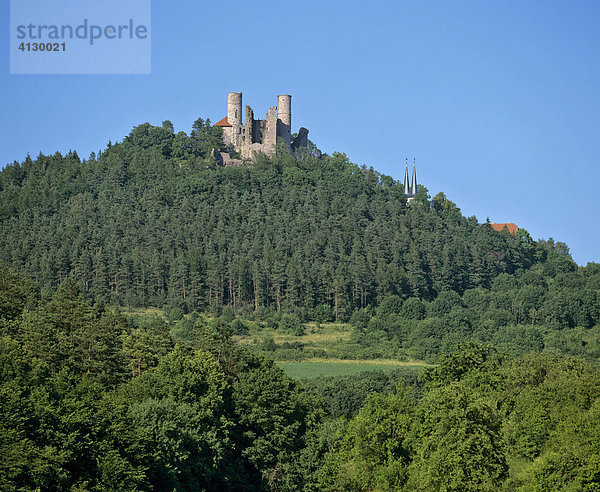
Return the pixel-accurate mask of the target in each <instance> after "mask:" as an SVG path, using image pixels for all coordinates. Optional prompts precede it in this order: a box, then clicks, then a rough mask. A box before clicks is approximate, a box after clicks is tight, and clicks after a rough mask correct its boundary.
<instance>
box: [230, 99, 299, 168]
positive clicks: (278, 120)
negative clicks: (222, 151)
mask: <svg viewBox="0 0 600 492" xmlns="http://www.w3.org/2000/svg"><path fill="white" fill-rule="evenodd" d="M227 121H228V122H229V124H230V125H231V127H227V126H223V141H224V143H225V145H226V146H227V148H228V153H229V155H230V156H232V155H233V154H234V153H235V152H239V153H240V154H241V156H242V159H252V157H253V154H254V153H255V152H264V153H265V154H274V153H275V151H276V146H277V139H278V138H281V139H282V140H283V141H284V142H285V143H286V144H287V145H288V146H290V150H292V143H293V144H294V148H297V147H299V146H306V141H307V135H308V130H306V129H305V128H302V129H301V130H304V133H303V134H302V136H301V138H297V139H295V140H294V142H292V138H291V137H292V133H291V129H292V96H290V95H289V94H282V95H279V96H277V106H271V107H270V108H269V111H268V112H267V116H266V119H264V120H255V119H254V111H253V110H252V108H251V107H250V106H246V110H245V120H244V124H242V93H241V92H230V93H228V94H227ZM299 137H300V135H299ZM292 153H293V150H292ZM223 159H224V158H221V160H222V161H223V162H225V161H226V159H225V160H223ZM227 162H228V161H227ZM225 165H227V164H225Z"/></svg>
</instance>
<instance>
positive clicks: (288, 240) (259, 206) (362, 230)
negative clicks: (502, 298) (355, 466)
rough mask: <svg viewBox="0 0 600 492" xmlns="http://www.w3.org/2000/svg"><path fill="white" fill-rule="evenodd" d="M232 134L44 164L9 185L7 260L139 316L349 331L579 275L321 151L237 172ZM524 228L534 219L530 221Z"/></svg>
mask: <svg viewBox="0 0 600 492" xmlns="http://www.w3.org/2000/svg"><path fill="white" fill-rule="evenodd" d="M220 141H221V134H220V129H218V128H213V127H212V126H211V125H210V123H209V122H208V121H207V122H204V121H203V120H201V119H199V120H197V121H196V123H195V124H194V128H193V130H192V132H191V133H190V135H189V136H188V135H186V134H185V133H184V132H179V133H177V134H175V133H174V131H173V127H172V125H171V124H170V122H164V123H163V126H162V127H154V126H151V125H149V124H148V123H145V124H142V125H140V126H138V127H136V128H134V129H133V131H132V132H131V133H130V134H129V135H128V136H127V137H126V138H125V139H124V140H123V142H121V143H118V144H114V145H111V144H110V143H109V145H108V147H107V148H106V149H105V150H104V151H103V152H102V153H101V154H100V155H99V156H95V155H92V156H90V158H89V159H88V160H83V161H82V160H81V159H80V158H79V157H78V156H77V154H76V153H75V152H71V153H69V154H67V155H65V156H62V155H60V154H58V153H57V154H55V155H53V156H44V155H39V156H38V157H37V158H36V159H35V160H32V159H31V158H29V157H27V159H26V160H25V161H24V162H22V163H16V162H15V163H14V164H12V165H8V166H7V167H6V168H5V169H4V170H2V172H0V261H3V262H4V263H6V264H7V265H8V266H10V267H11V268H13V269H16V270H18V271H20V272H22V273H24V274H26V275H27V276H29V277H31V278H33V279H34V280H35V281H36V282H37V283H38V284H39V285H40V286H42V287H44V286H46V287H50V286H56V285H58V284H59V283H60V282H61V281H63V280H64V279H65V278H68V277H71V278H73V279H74V280H75V281H76V282H77V283H78V284H80V286H81V288H82V290H83V291H84V292H87V293H89V294H90V295H92V296H93V297H94V298H96V299H99V298H104V299H105V300H107V301H109V302H111V303H120V304H121V305H129V306H148V305H152V306H159V307H160V306H164V305H167V306H177V307H179V308H181V309H184V310H187V311H191V310H204V309H211V308H212V309H214V308H218V307H220V306H223V305H231V306H233V307H234V308H235V309H236V310H256V309H258V310H261V309H266V310H271V309H277V310H283V311H300V312H303V314H304V317H305V318H306V317H308V318H310V317H311V314H312V312H313V310H314V309H318V308H319V307H322V306H323V305H326V306H329V308H330V309H331V310H332V312H333V313H334V314H335V317H336V318H337V319H348V317H349V316H350V314H351V313H352V312H353V311H354V310H355V309H356V308H361V307H365V306H367V305H372V306H374V305H377V304H379V302H380V301H381V300H382V299H383V298H385V297H386V296H389V295H397V296H400V297H402V298H407V297H419V298H421V299H425V300H432V299H434V298H436V296H437V294H438V293H440V292H442V291H447V290H453V291H456V292H458V293H459V294H460V295H462V294H463V293H464V292H465V291H466V290H467V289H473V288H477V287H483V288H489V287H490V286H491V284H492V282H493V280H494V279H495V278H496V277H497V276H498V275H499V274H501V273H504V272H506V273H509V274H512V273H514V272H521V273H522V272H524V271H527V270H528V269H531V268H532V267H534V266H535V268H536V269H537V271H543V272H544V275H545V276H548V275H550V276H553V275H555V273H556V272H557V271H573V270H575V269H576V265H575V264H574V263H573V262H572V260H571V258H570V257H569V255H568V251H567V250H566V249H565V248H562V246H561V245H560V244H559V245H558V247H557V246H556V245H554V244H553V243H552V242H542V243H538V242H534V241H532V239H531V238H530V237H529V235H528V234H527V233H526V232H525V231H523V230H521V231H519V232H520V234H519V235H518V237H516V238H513V237H512V236H510V235H509V234H508V233H498V232H495V231H493V230H492V229H491V228H490V227H489V225H487V224H479V223H478V222H477V220H476V218H474V217H472V218H465V217H463V216H462V214H461V213H460V210H459V209H458V208H456V206H455V205H454V204H453V203H452V202H451V201H449V200H447V199H446V197H445V196H444V195H443V194H441V193H440V194H439V195H437V196H436V197H434V199H433V206H430V203H429V202H428V201H427V198H428V197H427V191H426V190H425V189H424V188H421V189H420V192H419V194H418V195H417V197H416V198H415V200H414V202H413V203H411V205H410V206H407V204H406V198H405V196H404V194H403V190H402V187H401V186H400V184H399V183H398V182H396V181H394V180H393V179H392V178H390V177H388V176H384V175H381V174H379V173H377V172H376V171H375V170H373V169H372V168H370V169H367V168H365V167H359V166H357V165H355V164H352V163H351V162H349V161H348V159H347V158H346V156H345V155H343V154H337V153H336V154H334V155H332V156H328V155H321V153H320V152H319V151H318V150H316V149H315V148H314V146H313V147H311V149H310V150H309V151H308V152H307V153H306V154H305V155H303V156H301V158H300V159H298V160H297V161H296V160H294V159H293V158H291V156H289V155H286V154H285V152H280V153H279V155H278V156H277V157H272V158H271V157H267V156H260V157H259V158H257V159H256V162H255V163H254V164H253V165H251V166H246V167H228V168H223V167H219V166H217V165H216V162H215V160H214V158H213V157H212V156H211V150H212V149H213V148H215V147H219V145H220ZM517 220H518V219H517Z"/></svg>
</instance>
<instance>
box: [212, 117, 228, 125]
mask: <svg viewBox="0 0 600 492" xmlns="http://www.w3.org/2000/svg"><path fill="white" fill-rule="evenodd" d="M213 126H231V123H229V121H228V120H227V116H225V118H223V119H222V120H221V121H217V122H216V123H215V124H214V125H213Z"/></svg>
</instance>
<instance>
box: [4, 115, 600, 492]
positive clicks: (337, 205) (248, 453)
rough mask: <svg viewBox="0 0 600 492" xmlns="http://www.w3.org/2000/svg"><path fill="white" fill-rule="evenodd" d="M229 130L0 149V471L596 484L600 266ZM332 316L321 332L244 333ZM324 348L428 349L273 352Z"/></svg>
mask: <svg viewBox="0 0 600 492" xmlns="http://www.w3.org/2000/svg"><path fill="white" fill-rule="evenodd" d="M220 142H221V135H220V130H219V129H218V128H213V127H212V126H211V125H210V122H208V121H204V120H202V119H199V120H197V121H196V122H195V124H194V126H193V129H192V131H191V133H190V135H189V136H188V135H186V134H185V133H184V132H179V133H175V132H174V131H173V126H172V125H171V124H170V122H168V121H166V122H164V123H163V125H162V127H154V126H151V125H149V124H147V123H145V124H142V125H140V126H138V127H136V128H134V129H133V131H132V132H131V133H130V134H129V135H128V136H127V137H126V138H125V139H124V140H123V142H120V143H115V144H110V143H109V145H108V146H107V148H106V149H104V150H103V151H102V152H101V153H99V155H91V156H90V157H89V158H88V159H86V160H81V159H80V158H79V156H78V155H77V154H76V153H75V152H70V153H68V154H67V155H65V156H62V155H60V154H58V153H57V154H55V155H54V156H44V155H39V156H38V157H37V158H36V159H35V160H33V159H31V158H29V157H27V159H25V161H24V162H22V163H14V164H11V165H8V166H6V167H5V168H4V169H3V170H2V171H1V172H0V345H1V347H0V359H1V362H0V402H1V405H0V427H1V429H0V489H1V490H7V491H10V490H15V491H16V490H73V491H75V490H169V491H171V490H236V491H237V490H242V491H243V490H248V491H250V490H257V491H258V490H284V491H287V490H306V491H321V490H323V491H346V490H355V491H371V490H373V491H374V490H389V491H392V490H405V491H413V490H421V491H437V490H448V491H465V490H473V491H475V490H487V491H495V490H506V491H512V490H522V491H534V490H597V489H598V488H599V487H600V449H599V446H600V444H599V443H600V400H599V396H600V369H599V368H598V366H597V361H598V358H599V357H600V342H599V336H600V297H599V296H600V266H598V265H596V264H589V265H587V266H586V267H578V266H577V265H576V264H575V263H574V262H573V261H572V259H571V257H570V255H569V250H568V248H567V246H566V245H565V244H563V243H560V242H555V241H554V240H552V239H548V240H538V241H534V240H533V239H532V238H531V237H530V236H529V234H528V233H527V231H525V230H524V229H520V230H519V231H518V233H517V235H516V237H513V236H511V235H510V234H509V233H508V232H507V231H503V232H496V231H494V230H492V228H491V227H490V225H489V224H488V223H479V221H478V220H477V219H476V218H475V217H469V218H466V217H464V216H463V215H462V214H461V212H460V210H459V209H458V208H457V207H456V205H455V204H454V203H453V202H452V201H450V200H449V199H448V198H447V197H446V196H445V195H444V194H443V193H439V194H437V195H435V196H434V197H433V198H431V197H430V196H429V195H428V191H427V189H425V188H424V187H421V188H420V190H419V193H418V195H417V197H416V198H415V199H414V200H413V201H412V202H411V203H410V204H407V203H406V197H405V196H404V193H403V188H402V186H400V184H399V183H398V182H396V181H395V180H394V179H392V178H390V177H388V176H384V175H381V174H379V173H377V172H376V171H375V170H374V169H372V168H366V167H360V166H357V165H355V164H353V163H351V162H349V160H348V159H347V158H346V156H344V155H343V154H338V153H336V154H333V155H332V156H329V155H324V154H322V153H321V152H320V151H319V150H318V149H317V148H316V147H315V146H314V145H312V144H311V145H310V146H309V149H308V150H307V151H306V152H304V153H301V154H299V155H298V156H296V157H297V158H296V159H295V158H293V157H292V156H291V155H289V153H287V152H286V151H285V149H283V148H280V149H279V151H278V154H277V155H276V156H265V155H260V156H258V157H257V158H256V159H255V162H253V163H252V164H250V165H248V166H243V167H220V166H218V165H217V163H216V160H215V159H214V158H213V157H212V150H213V149H215V148H219V146H220ZM149 307H155V308H160V310H161V311H162V312H164V313H165V315H164V316H158V317H153V316H144V315H136V316H131V315H129V314H127V313H131V312H143V311H142V310H143V309H144V308H149ZM136 310H137V311H136ZM332 323H334V324H336V326H337V325H340V326H342V325H343V326H347V327H348V330H349V331H350V335H349V338H348V339H345V340H344V341H343V342H340V343H339V344H337V345H336V347H335V349H332V350H331V351H329V352H323V353H317V352H316V350H315V349H314V348H311V347H310V346H309V345H306V344H302V343H300V342H298V343H296V344H293V345H291V344H288V345H290V346H285V347H284V346H282V345H280V344H277V343H275V341H274V340H273V339H272V338H264V340H263V342H262V343H261V344H249V343H242V342H243V341H244V340H243V337H244V336H246V335H247V334H248V332H260V331H261V330H262V331H265V332H268V333H278V332H281V333H293V334H294V335H297V336H298V337H300V336H301V335H302V334H304V333H305V332H306V330H307V327H308V326H309V325H310V326H311V330H313V331H314V332H316V333H318V332H319V330H320V329H321V328H320V326H321V324H332ZM311 350H312V352H311ZM284 355H285V356H284ZM312 356H319V357H322V358H327V357H337V358H340V359H361V358H363V359H364V358H372V359H378V358H387V359H398V360H420V361H427V362H429V363H430V365H429V366H427V367H426V368H424V369H423V370H422V371H420V373H416V372H415V371H409V370H403V369H397V370H395V371H391V372H386V373H383V372H377V371H372V372H365V373H361V374H358V375H354V376H343V377H322V378H315V379H311V380H302V381H298V380H292V379H291V378H289V377H288V376H287V375H286V374H285V373H284V371H283V370H282V369H281V368H280V367H278V365H277V364H276V363H275V362H274V360H273V359H276V360H281V359H286V358H287V359H298V360H302V359H303V358H306V357H312Z"/></svg>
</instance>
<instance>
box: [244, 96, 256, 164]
mask: <svg viewBox="0 0 600 492" xmlns="http://www.w3.org/2000/svg"><path fill="white" fill-rule="evenodd" d="M242 140H243V142H242V145H241V149H242V157H243V158H244V159H251V158H252V144H253V143H254V111H252V108H251V107H250V106H246V119H245V125H244V132H243V139H242Z"/></svg>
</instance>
